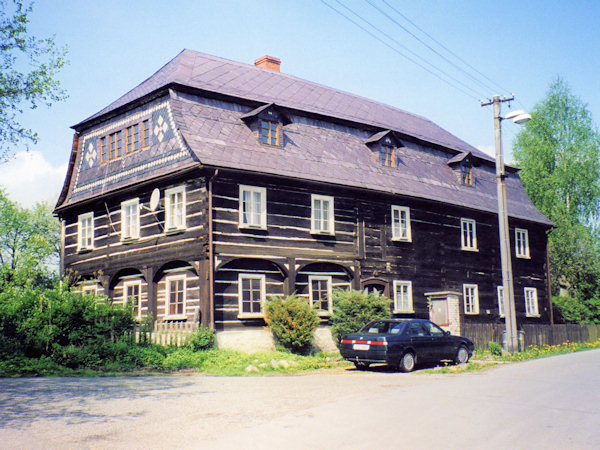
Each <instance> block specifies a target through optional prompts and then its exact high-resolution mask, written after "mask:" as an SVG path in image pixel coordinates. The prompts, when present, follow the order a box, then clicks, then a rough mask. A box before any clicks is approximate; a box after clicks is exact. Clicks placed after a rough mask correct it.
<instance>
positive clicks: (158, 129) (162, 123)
mask: <svg viewBox="0 0 600 450" xmlns="http://www.w3.org/2000/svg"><path fill="white" fill-rule="evenodd" d="M168 129H169V125H167V122H166V120H165V119H163V116H158V120H157V121H156V124H155V125H154V136H156V138H157V139H158V142H162V141H163V139H164V138H165V134H166V133H167V130H168Z"/></svg>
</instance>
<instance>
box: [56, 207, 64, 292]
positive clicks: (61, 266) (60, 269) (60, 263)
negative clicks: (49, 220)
mask: <svg viewBox="0 0 600 450" xmlns="http://www.w3.org/2000/svg"><path fill="white" fill-rule="evenodd" d="M58 273H59V278H60V282H61V283H62V279H63V277H64V276H65V219H60V250H59V261H58Z"/></svg>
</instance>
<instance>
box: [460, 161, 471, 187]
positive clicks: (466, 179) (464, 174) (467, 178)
mask: <svg viewBox="0 0 600 450" xmlns="http://www.w3.org/2000/svg"><path fill="white" fill-rule="evenodd" d="M460 180H461V182H462V184H464V185H467V186H473V166H471V164H467V163H464V164H461V166H460Z"/></svg>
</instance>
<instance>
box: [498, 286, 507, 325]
mask: <svg viewBox="0 0 600 450" xmlns="http://www.w3.org/2000/svg"><path fill="white" fill-rule="evenodd" d="M496 292H497V294H496V295H497V299H498V314H500V317H504V305H505V303H506V302H505V301H504V286H497V287H496Z"/></svg>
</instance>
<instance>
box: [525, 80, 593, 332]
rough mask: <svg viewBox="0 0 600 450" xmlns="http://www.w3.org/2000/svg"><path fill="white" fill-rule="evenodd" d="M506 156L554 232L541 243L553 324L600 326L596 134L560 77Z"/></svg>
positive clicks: (591, 121) (581, 106) (586, 111)
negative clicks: (554, 311) (554, 316)
mask: <svg viewBox="0 0 600 450" xmlns="http://www.w3.org/2000/svg"><path fill="white" fill-rule="evenodd" d="M531 115H532V119H531V121H529V122H528V123H527V125H526V126H525V128H524V129H522V130H521V131H520V132H519V134H518V135H517V137H516V139H515V142H514V147H513V153H514V156H515V160H516V162H517V165H518V166H519V167H520V168H521V180H522V181H523V186H524V187H525V190H526V191H527V194H528V195H529V197H530V198H531V200H532V201H533V203H534V204H535V205H536V207H537V208H538V209H539V210H540V211H541V212H542V213H544V214H545V215H546V216H547V217H548V218H549V219H551V220H552V221H553V222H554V224H555V228H554V230H553V231H552V232H551V233H550V235H549V237H548V250H549V254H550V269H551V279H552V285H553V288H554V290H555V292H554V293H555V294H558V293H559V292H558V291H559V288H561V287H562V289H561V290H562V292H563V294H564V292H568V296H567V297H568V298H557V299H556V301H555V305H556V306H557V309H558V311H557V312H558V315H559V318H562V319H563V320H565V321H573V322H590V321H600V310H599V308H598V305H599V304H600V244H599V235H598V219H599V208H600V134H599V133H598V131H597V129H596V126H595V124H594V122H593V120H592V116H591V114H590V112H589V111H588V109H587V107H586V105H585V104H584V103H583V102H582V101H581V100H580V99H579V98H577V97H576V96H574V95H573V94H572V93H571V91H570V89H569V87H568V86H567V84H566V83H565V82H564V81H563V80H561V79H560V78H558V79H556V80H555V81H554V82H552V83H551V84H550V87H549V89H548V92H547V94H546V97H545V99H544V100H543V101H542V102H540V103H539V104H537V105H536V106H535V108H534V110H533V112H532V114H531Z"/></svg>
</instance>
